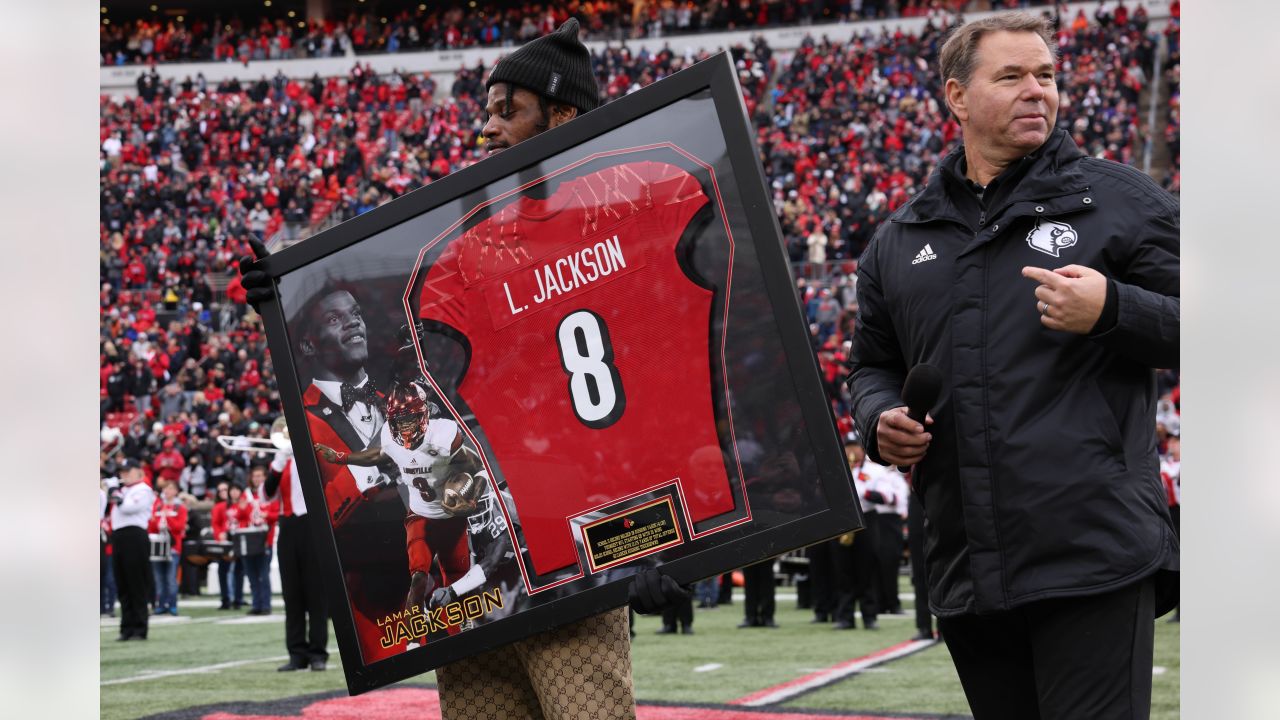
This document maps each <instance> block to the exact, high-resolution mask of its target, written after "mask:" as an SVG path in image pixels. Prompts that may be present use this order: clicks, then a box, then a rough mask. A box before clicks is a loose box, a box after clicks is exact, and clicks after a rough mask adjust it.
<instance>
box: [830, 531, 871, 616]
mask: <svg viewBox="0 0 1280 720" xmlns="http://www.w3.org/2000/svg"><path fill="white" fill-rule="evenodd" d="M862 518H863V520H864V521H865V522H866V525H867V526H866V527H865V528H863V529H862V531H860V532H858V533H856V534H855V535H854V536H853V544H852V545H842V544H840V542H839V541H838V540H834V541H832V542H834V543H836V544H835V545H834V546H833V547H834V548H835V552H836V612H835V620H836V622H846V623H852V622H853V621H854V616H855V614H856V613H857V611H858V609H859V608H861V610H862V622H863V624H864V625H865V624H867V623H872V622H875V619H876V615H877V614H878V613H879V612H880V574H879V571H878V568H879V567H880V562H879V559H878V557H877V555H876V546H877V545H878V543H877V540H878V539H879V538H878V535H879V524H878V521H879V519H880V518H879V516H878V515H877V514H876V513H874V512H867V513H863V514H862Z"/></svg>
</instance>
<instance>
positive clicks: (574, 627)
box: [436, 607, 636, 720]
mask: <svg viewBox="0 0 1280 720" xmlns="http://www.w3.org/2000/svg"><path fill="white" fill-rule="evenodd" d="M630 633H631V630H630V625H629V622H628V615H627V608H625V607H621V608H617V609H614V610H609V611H608V612H603V613H600V614H599V615H595V616H593V617H589V618H586V619H585V620H580V621H578V622H576V623H571V624H569V625H564V626H561V627H558V628H556V629H554V630H549V631H547V632H544V633H541V634H538V635H534V636H533V637H530V638H526V639H524V640H520V641H518V642H515V643H513V644H511V645H508V646H506V647H501V648H498V649H497V650H491V651H489V652H487V653H482V654H480V655H476V656H473V657H469V658H466V659H465V660H459V661H457V662H455V663H451V664H449V665H445V666H444V667H442V668H439V669H437V670H436V679H437V685H438V687H439V691H440V714H441V717H442V718H443V719H444V720H481V719H484V720H488V719H489V718H502V719H503V720H506V719H508V718H510V719H511V720H525V719H527V720H635V717H636V700H635V690H634V688H633V686H632V684H631V635H630Z"/></svg>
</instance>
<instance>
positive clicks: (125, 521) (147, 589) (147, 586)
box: [110, 458, 156, 641]
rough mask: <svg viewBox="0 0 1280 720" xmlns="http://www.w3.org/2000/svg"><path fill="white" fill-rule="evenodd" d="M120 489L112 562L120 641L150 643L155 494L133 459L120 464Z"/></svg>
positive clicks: (115, 499) (115, 495) (113, 522)
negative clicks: (149, 535)
mask: <svg viewBox="0 0 1280 720" xmlns="http://www.w3.org/2000/svg"><path fill="white" fill-rule="evenodd" d="M119 467H120V482H121V487H120V488H118V489H116V490H115V491H113V492H112V493H111V498H110V501H111V504H112V505H113V507H112V508H111V528H112V531H111V547H112V549H111V562H112V568H113V569H114V570H115V576H116V592H117V594H118V595H119V597H120V637H118V638H116V639H117V640H121V641H124V640H146V639H147V599H148V598H150V597H151V595H152V593H153V590H154V583H155V580H154V578H153V577H152V573H151V562H150V557H151V549H150V544H149V542H148V540H147V521H148V520H150V519H151V508H152V506H153V505H154V504H155V500H156V493H155V491H154V490H152V489H151V486H150V485H147V483H146V482H145V481H146V476H145V475H144V474H143V472H142V466H141V465H140V464H138V462H137V461H136V460H133V459H132V458H125V459H124V460H121V461H120V466H119Z"/></svg>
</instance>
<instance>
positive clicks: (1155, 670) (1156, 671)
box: [1151, 665, 1169, 675]
mask: <svg viewBox="0 0 1280 720" xmlns="http://www.w3.org/2000/svg"><path fill="white" fill-rule="evenodd" d="M1167 672H1169V668H1167V667H1165V666H1163V665H1153V666H1152V667H1151V674H1152V675H1163V674H1165V673H1167Z"/></svg>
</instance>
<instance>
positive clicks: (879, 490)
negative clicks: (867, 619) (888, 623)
mask: <svg viewBox="0 0 1280 720" xmlns="http://www.w3.org/2000/svg"><path fill="white" fill-rule="evenodd" d="M906 495H907V482H906V481H905V480H903V478H902V473H900V472H898V471H897V470H895V469H893V468H891V467H890V468H886V467H879V466H877V467H875V468H874V469H873V471H872V472H871V474H870V479H869V480H868V481H867V487H866V490H865V491H864V496H865V497H866V499H867V500H869V501H870V502H871V504H872V507H874V508H875V511H876V530H875V532H876V560H877V566H878V569H879V571H880V572H879V575H878V576H877V580H878V582H877V587H879V589H880V611H881V612H882V613H884V614H886V615H899V614H901V613H902V601H901V600H900V599H899V598H898V566H899V565H901V564H902V547H903V539H902V521H903V513H902V507H903V506H904V505H905V503H906Z"/></svg>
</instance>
